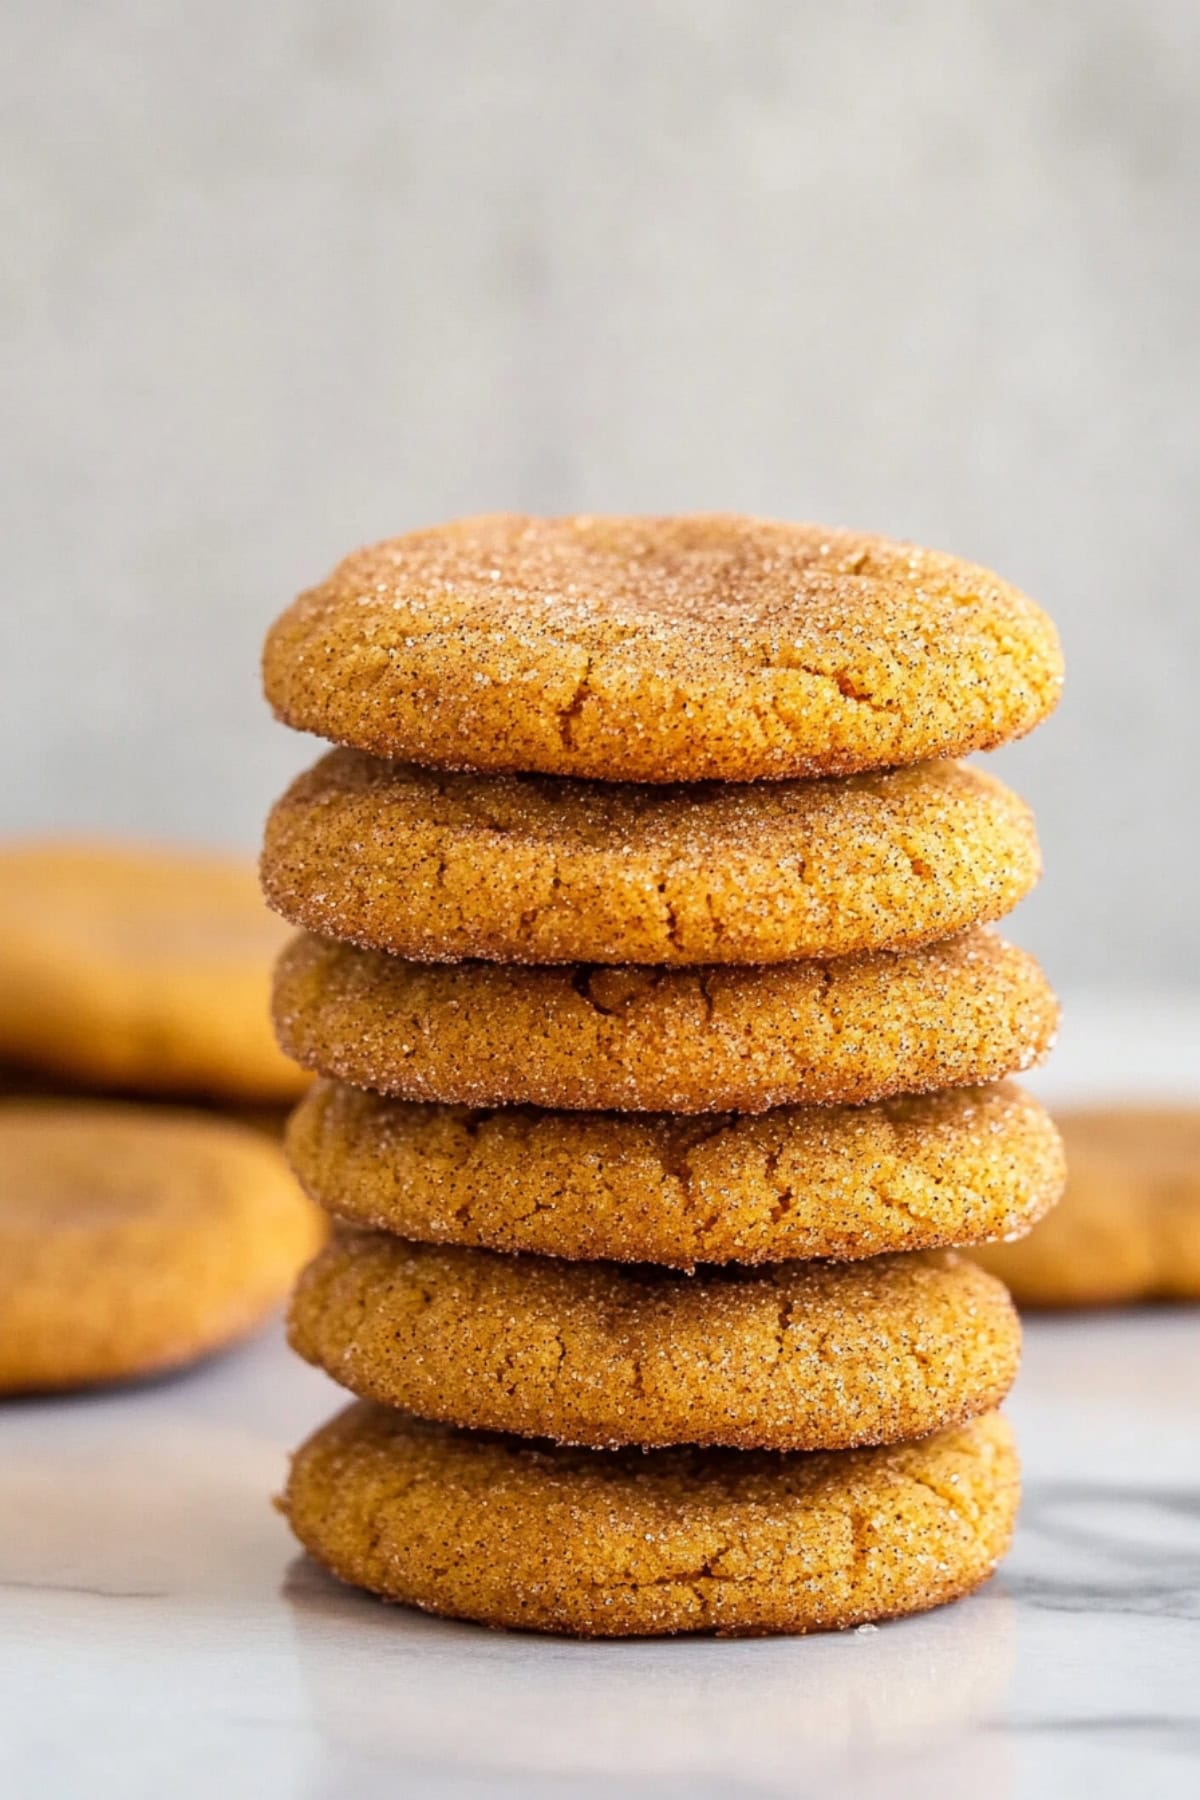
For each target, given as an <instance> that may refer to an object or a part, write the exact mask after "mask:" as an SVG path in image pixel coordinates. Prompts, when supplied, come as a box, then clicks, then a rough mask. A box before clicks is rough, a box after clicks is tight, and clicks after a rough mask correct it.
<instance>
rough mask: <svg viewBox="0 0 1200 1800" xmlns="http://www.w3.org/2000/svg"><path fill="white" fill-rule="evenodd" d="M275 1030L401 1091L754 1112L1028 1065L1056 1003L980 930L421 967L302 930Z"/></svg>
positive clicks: (355, 1077)
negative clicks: (903, 943)
mask: <svg viewBox="0 0 1200 1800" xmlns="http://www.w3.org/2000/svg"><path fill="white" fill-rule="evenodd" d="M274 1015H275V1027H276V1031H277V1032H278V1034H279V1039H280V1043H281V1044H282V1046H283V1048H284V1050H285V1051H286V1052H287V1054H288V1055H289V1056H293V1057H294V1058H295V1059H296V1061H297V1062H299V1063H302V1064H303V1065H304V1067H305V1068H309V1069H313V1070H315V1071H316V1072H317V1073H319V1074H322V1075H330V1076H336V1077H337V1078H338V1079H339V1080H342V1081H348V1082H350V1083H352V1084H353V1085H354V1086H355V1087H369V1088H376V1089H378V1090H379V1091H380V1092H381V1093H389V1094H394V1095H396V1096H398V1097H399V1098H401V1099H406V1100H439V1101H442V1102H444V1103H447V1104H451V1105H465V1106H498V1105H506V1104H515V1105H523V1104H528V1105H534V1106H553V1107H571V1108H576V1107H579V1108H584V1109H588V1110H602V1111H606V1110H609V1109H615V1110H617V1111H621V1110H629V1111H636V1112H677V1113H696V1112H762V1111H765V1110H766V1109H767V1108H768V1107H772V1106H785V1105H807V1104H810V1103H819V1104H821V1105H826V1104H829V1103H833V1102H851V1103H857V1102H859V1101H864V1100H879V1099H884V1098H886V1097H887V1096H888V1095H891V1094H897V1093H919V1092H924V1091H928V1090H931V1089H936V1088H945V1087H975V1086H978V1085H980V1084H981V1083H982V1082H985V1081H992V1080H995V1079H997V1078H998V1077H1000V1076H1003V1075H1009V1074H1012V1073H1014V1072H1015V1071H1017V1070H1019V1069H1026V1068H1029V1067H1030V1066H1031V1065H1032V1064H1033V1063H1035V1062H1037V1061H1038V1060H1039V1059H1040V1058H1041V1057H1042V1056H1043V1055H1044V1054H1045V1053H1046V1052H1047V1051H1048V1049H1049V1048H1050V1045H1051V1043H1052V1042H1053V1039H1054V1033H1055V1030H1056V1027H1057V1019H1058V1009H1057V1003H1056V1001H1055V999H1054V996H1053V994H1052V993H1051V991H1050V988H1049V987H1048V986H1047V984H1046V980H1045V977H1044V976H1043V975H1042V972H1041V970H1040V969H1039V968H1038V966H1037V964H1036V962H1035V961H1034V960H1033V958H1032V957H1030V956H1028V955H1026V954H1025V952H1024V951H1021V950H1017V949H1014V948H1013V947H1012V946H1011V945H1008V944H1006V943H1004V941H1003V940H1002V939H1001V938H998V937H996V936H995V935H994V933H992V932H991V931H988V930H986V929H979V930H974V931H969V932H965V933H963V934H962V935H961V936H960V937H956V938H950V939H948V940H946V941H945V942H942V943H938V944H931V945H927V946H926V947H925V948H923V949H920V950H911V951H903V952H888V951H878V952H876V953H874V954H872V955H864V956H858V957H841V958H839V959H838V960H837V961H835V962H825V963H816V962H807V963H780V964H777V965H775V966H774V967H765V968H729V967H722V968H705V969H645V968H598V969H597V968H589V967H586V966H584V967H579V968H572V967H565V968H564V967H553V966H551V967H540V968H521V967H517V966H506V965H504V964H500V963H457V964H421V963H411V962H403V961H401V960H400V959H399V958H398V957H394V956H385V955H382V954H380V953H379V952H378V951H373V950H358V949H355V948H353V947H351V946H349V945H346V944H335V943H331V942H329V941H328V940H327V939H325V938H318V937H310V936H303V935H302V936H300V937H298V938H297V939H296V940H295V941H294V942H293V943H292V944H291V945H289V947H288V948H287V949H286V950H285V951H284V953H283V955H282V957H281V958H280V960H279V964H278V966H277V969H276V976H275V998H274Z"/></svg>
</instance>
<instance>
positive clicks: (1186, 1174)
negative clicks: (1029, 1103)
mask: <svg viewBox="0 0 1200 1800" xmlns="http://www.w3.org/2000/svg"><path fill="white" fill-rule="evenodd" d="M1058 1125H1059V1128H1060V1130H1061V1132H1062V1137H1063V1143H1064V1144H1065V1146H1066V1151H1067V1166H1068V1169H1069V1174H1068V1179H1067V1191H1066V1193H1065V1194H1064V1196H1063V1199H1062V1201H1061V1203H1060V1204H1059V1206H1058V1207H1057V1208H1056V1209H1055V1210H1054V1211H1053V1212H1051V1213H1050V1214H1049V1216H1048V1217H1047V1218H1045V1219H1044V1220H1043V1221H1042V1223H1041V1224H1040V1225H1037V1226H1036V1227H1035V1228H1034V1230H1033V1231H1032V1232H1031V1233H1030V1235H1029V1236H1028V1237H1027V1238H1026V1239H1024V1241H1023V1242H1021V1243H1014V1244H990V1245H988V1247H987V1248H986V1249H981V1250H978V1251H972V1253H971V1254H972V1255H973V1256H975V1257H976V1259H977V1260H978V1261H979V1262H981V1263H983V1264H984V1266H985V1268H988V1269H990V1270H991V1271H992V1273H993V1274H995V1275H998V1276H999V1277H1000V1279H1001V1280H1002V1281H1004V1282H1005V1283H1006V1284H1007V1285H1008V1287H1009V1288H1010V1289H1011V1291H1012V1296H1013V1299H1014V1300H1015V1301H1016V1302H1017V1304H1018V1305H1019V1306H1025V1307H1052V1306H1059V1307H1083V1306H1115V1305H1118V1304H1123V1303H1127V1302H1130V1301H1135V1300H1200V1106H1157V1107H1154V1106H1097V1107H1081V1108H1079V1109H1078V1110H1077V1111H1075V1112H1067V1113H1063V1114H1060V1115H1059V1117H1058Z"/></svg>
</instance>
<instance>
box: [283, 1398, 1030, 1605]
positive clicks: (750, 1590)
mask: <svg viewBox="0 0 1200 1800" xmlns="http://www.w3.org/2000/svg"><path fill="white" fill-rule="evenodd" d="M1019 1485H1020V1478H1019V1469H1018V1464H1017V1457H1016V1450H1015V1448H1014V1445H1013V1440H1012V1434H1011V1432H1010V1430H1009V1427H1008V1423H1007V1421H1006V1420H1004V1419H1003V1418H1001V1417H1000V1416H999V1415H998V1414H996V1413H989V1414H987V1415H986V1416H985V1417H983V1418H981V1419H977V1420H975V1421H974V1422H973V1423H972V1424H970V1425H966V1426H962V1427H959V1428H957V1429H954V1430H950V1431H945V1432H940V1433H938V1434H937V1435H936V1436H934V1437H929V1438H925V1439H923V1440H922V1441H921V1442H920V1443H915V1444H901V1445H896V1446H889V1447H885V1448H882V1449H872V1450H851V1451H832V1452H825V1453H817V1454H805V1453H803V1452H790V1453H782V1454H781V1453H778V1452H771V1451H758V1452H754V1451H751V1452H739V1451H729V1450H696V1449H677V1450H651V1451H641V1450H632V1451H598V1450H566V1449H561V1448H557V1447H553V1446H550V1447H543V1446H541V1445H538V1444H535V1443H530V1442H528V1441H525V1440H522V1439H512V1438H503V1437H491V1436H480V1435H476V1434H474V1433H469V1432H461V1431H455V1430H453V1429H452V1428H449V1427H447V1426H442V1425H430V1424H425V1423H422V1422H420V1421H418V1420H415V1419H411V1418H408V1417H406V1415H405V1414H403V1413H398V1412H393V1411H391V1410H389V1409H388V1408H386V1407H380V1406H373V1405H371V1404H370V1403H369V1402H360V1403H358V1404H357V1405H354V1406H351V1407H349V1408H348V1409H347V1410H346V1411H345V1412H343V1413H341V1414H339V1415H338V1416H337V1417H336V1418H335V1419H333V1420H331V1421H330V1423H329V1424H327V1425H325V1426H323V1427H322V1428H321V1430H319V1431H318V1432H317V1433H316V1434H315V1436H313V1437H311V1438H310V1439H309V1440H308V1442H307V1443H306V1444H305V1445H304V1446H303V1447H302V1448H301V1449H300V1450H299V1451H298V1452H297V1454H296V1455H295V1457H294V1458H293V1460H292V1468H291V1474H290V1478H289V1480H288V1484H287V1491H286V1494H285V1495H284V1497H283V1499H282V1501H281V1502H280V1508H281V1510H282V1511H283V1512H284V1514H285V1515H286V1517H287V1519H288V1522H289V1524H290V1525H291V1528H292V1530H293V1531H294V1532H295V1534H296V1536H297V1537H298V1538H299V1540H300V1542H301V1543H302V1544H303V1545H304V1547H305V1549H306V1550H307V1551H308V1552H309V1553H310V1555H312V1556H314V1557H315V1558H316V1559H317V1560H318V1561H319V1562H321V1563H324V1564H325V1566H326V1567H327V1568H328V1569H330V1570H332V1572H333V1573H334V1574H335V1575H338V1576H340V1577H341V1579H342V1580H343V1581H348V1582H352V1583H353V1584H354V1585H356V1586H358V1587H364V1588H368V1589H370V1590H371V1591H372V1592H373V1593H376V1594H381V1595H383V1596H384V1597H385V1598H387V1599H389V1600H399V1601H403V1602H405V1603H406V1604H408V1605H410V1606H419V1607H422V1608H424V1609H425V1610H426V1611H427V1612H435V1613H444V1614H448V1615H449V1616H450V1617H452V1618H463V1619H474V1620H477V1621H478V1622H480V1623H482V1624H487V1625H503V1626H515V1627H524V1628H527V1629H530V1630H536V1631H548V1632H564V1633H568V1634H570V1635H572V1636H576V1637H647V1636H658V1635H663V1634H666V1633H674V1632H683V1631H708V1632H716V1633H717V1634H718V1635H721V1636H741V1635H762V1634H766V1633H772V1632H808V1631H822V1630H831V1629H837V1628H842V1627H845V1626H849V1625H859V1624H862V1623H864V1622H866V1621H868V1620H876V1619H885V1618H894V1617H897V1616H898V1615H900V1614H904V1613H913V1612H922V1611H924V1610H926V1609H927V1608H928V1607H932V1606H940V1605H941V1604H943V1603H944V1602H945V1601H948V1600H954V1599H957V1598H958V1597H959V1596H961V1595H963V1594H967V1593H969V1592H970V1591H971V1590H972V1589H973V1588H975V1587H978V1586H979V1584H980V1583H981V1582H983V1581H985V1580H986V1579H987V1577H988V1576H989V1575H990V1574H991V1573H992V1571H993V1570H994V1569H995V1567H996V1564H997V1562H998V1561H999V1559H1000V1557H1001V1556H1003V1554H1004V1552H1005V1550H1006V1549H1007V1548H1008V1544H1009V1540H1010V1538H1011V1536H1012V1528H1013V1520H1014V1517H1015V1514H1016V1508H1017V1500H1018V1497H1019Z"/></svg>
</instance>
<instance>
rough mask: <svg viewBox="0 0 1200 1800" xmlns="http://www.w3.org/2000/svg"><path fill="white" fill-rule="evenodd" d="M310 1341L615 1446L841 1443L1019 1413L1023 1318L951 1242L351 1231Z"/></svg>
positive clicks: (320, 1355)
mask: <svg viewBox="0 0 1200 1800" xmlns="http://www.w3.org/2000/svg"><path fill="white" fill-rule="evenodd" d="M288 1337H289V1341H290V1343H291V1345H292V1348H293V1349H294V1350H296V1351H298V1352H299V1354H300V1355H301V1356H303V1357H305V1358H306V1359H307V1361H309V1362H311V1363H315V1364H316V1365H317V1366H318V1367H319V1368H322V1369H325V1370H326V1371H327V1373H328V1374H330V1375H331V1376H332V1377H333V1379H334V1380H335V1381H337V1382H339V1383H340V1384H341V1385H342V1386H343V1387H346V1388H349V1389H350V1391H351V1392H352V1393H355V1394H358V1395H359V1396H360V1397H361V1398H363V1399H367V1400H378V1401H380V1402H381V1403H382V1404H384V1405H385V1406H397V1407H400V1408H402V1409H403V1410H404V1411H405V1412H411V1413H414V1414H416V1415H417V1416H418V1417H419V1418H425V1419H439V1420H441V1421H442V1422H443V1423H445V1424H450V1425H464V1426H472V1427H475V1428H477V1429H481V1430H488V1431H507V1432H517V1433H520V1434H521V1435H523V1436H533V1437H546V1438H553V1439H555V1440H557V1441H558V1442H560V1443H568V1444H590V1445H592V1446H593V1447H594V1448H597V1449H604V1448H607V1447H612V1446H616V1445H620V1444H726V1445H732V1446H737V1447H740V1448H742V1449H748V1448H753V1449H770V1450H841V1449H847V1448H851V1447H853V1446H855V1445H859V1444H881V1443H896V1442H898V1441H900V1440H901V1439H906V1438H916V1437H924V1436H926V1435H927V1434H928V1433H929V1432H931V1431H937V1430H939V1429H940V1428H941V1427H943V1426H945V1425H951V1424H956V1423H958V1422H960V1421H961V1420H963V1419H967V1418H974V1417H975V1416H976V1415H977V1414H978V1413H981V1412H987V1411H989V1410H990V1409H991V1408H992V1407H994V1406H997V1405H999V1403H1000V1401H1001V1400H1002V1399H1003V1398H1004V1396H1005V1394H1006V1393H1007V1392H1008V1390H1009V1388H1010V1386H1011V1385H1012V1382H1013V1378H1014V1377H1015V1375H1016V1371H1017V1360H1018V1357H1019V1354H1020V1328H1019V1326H1018V1324H1017V1317H1016V1313H1015V1312H1014V1310H1013V1307H1012V1303H1011V1301H1010V1300H1009V1297H1008V1294H1007V1293H1006V1291H1005V1289H1004V1287H1003V1286H1002V1285H1001V1283H1000V1282H998V1281H995V1280H993V1278H992V1277H991V1276H990V1275H987V1274H985V1273H984V1271H983V1270H982V1269H980V1268H979V1267H977V1265H976V1264H974V1263H972V1262H970V1261H969V1260H967V1259H966V1258H963V1257H958V1256H955V1254H954V1253H953V1252H952V1251H940V1252H939V1251H933V1252H929V1253H928V1254H926V1255H915V1256H891V1257H874V1258H872V1259H870V1260H868V1261H865V1262H857V1263H820V1262H808V1263H801V1262H789V1263H774V1264H771V1265H769V1266H768V1267H767V1268H765V1269H744V1268H740V1267H738V1266H737V1265H729V1266H727V1267H725V1268H720V1269H707V1270H705V1272H704V1273H703V1274H701V1275H685V1274H680V1273H679V1272H678V1271H675V1270H668V1269H656V1268H651V1267H648V1266H646V1265H639V1266H638V1267H636V1268H631V1267H625V1268H620V1267H618V1266H616V1265H614V1264H612V1263H595V1262H589V1263H582V1262H574V1263H572V1262H563V1261H560V1260H558V1259H557V1258H551V1257H535V1256H519V1257H515V1256H501V1255H498V1254H497V1253H496V1252H494V1251H491V1250H466V1249H462V1248H460V1247H457V1246H449V1245H430V1244H413V1243H407V1242H406V1241H405V1240H404V1239H403V1238H397V1237H391V1236H389V1235H387V1234H386V1233H384V1232H368V1231H343V1232H340V1233H338V1234H337V1235H336V1236H335V1237H334V1238H333V1240H332V1241H331V1242H330V1243H329V1245H328V1246H327V1247H326V1249H325V1250H324V1251H323V1252H322V1254H321V1255H320V1256H319V1257H318V1258H317V1260H316V1261H315V1262H314V1263H312V1264H311V1265H310V1266H309V1268H307V1269H306V1270H305V1272H304V1274H303V1275H302V1276H301V1278H300V1282H299V1284H298V1286H297V1289H296V1293H295V1295H294V1297H293V1300H292V1306H291V1311H290V1314H289V1318H288Z"/></svg>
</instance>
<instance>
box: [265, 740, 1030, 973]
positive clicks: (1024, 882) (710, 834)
mask: <svg viewBox="0 0 1200 1800" xmlns="http://www.w3.org/2000/svg"><path fill="white" fill-rule="evenodd" d="M1039 866H1040V865H1039V857H1038V847H1037V839H1036V836H1035V833H1034V829H1033V820H1032V818H1031V816H1030V813H1029V810H1028V808H1027V807H1026V806H1025V805H1024V804H1023V802H1022V801H1020V800H1019V799H1018V798H1017V796H1016V795H1015V794H1013V793H1012V792H1011V791H1010V790H1009V789H1008V788H1006V787H1004V786H1003V785H1002V784H1001V783H1000V782H998V781H996V780H994V779H993V778H992V777H990V776H988V775H985V774H983V773H981V772H980V771H979V770H978V769H974V768H969V767H966V766H963V765H961V764H956V763H924V764H921V765H919V766H918V767H916V768H911V769H896V770H890V771H887V772H885V773H883V774H874V775H860V776H852V777H846V778H843V779H840V780H826V781H778V782H760V783H758V784H757V785H752V786H737V785H729V784H725V783H711V782H710V783H698V784H692V785H690V786H686V787H648V786H645V785H642V786H631V785H626V784H617V783H612V782H607V783H606V782H583V781H572V780H567V779H564V778H562V777H558V778H555V777H550V776H536V775H463V774H444V773H443V774H437V773H434V772H432V771H429V770H423V769H418V768H415V767H413V766H412V765H411V764H400V763H389V762H381V761H378V760H377V759H375V758H372V757H368V756H364V755H362V754H360V753H359V752H356V751H353V750H337V751H333V752H332V753H331V754H330V755H328V756H326V757H325V758H323V760H322V761H321V762H319V763H318V764H317V765H316V767H315V768H313V769H310V770H309V771H308V772H307V773H306V774H304V775H301V776H300V777H299V779H298V780H297V781H295V782H294V783H293V784H292V786H291V788H289V790H288V792H287V793H286V794H285V795H284V796H283V798H282V799H281V800H280V801H279V802H278V803H277V804H276V806H275V807H274V809H273V811H272V813H271V816H270V819H269V821H268V823H267V833H266V844H265V848H264V851H263V858H262V876H263V885H264V888H265V890H266V894H267V898H268V900H269V901H270V903H271V905H272V906H274V907H275V908H276V910H277V911H279V912H281V913H282V914H283V915H284V917H285V918H287V919H290V920H291V922H292V923H293V924H294V925H303V926H305V927H306V928H307V929H308V930H310V931H316V932H319V933H320V934H321V935H323V936H326V937H333V938H338V939H340V940H342V941H344V942H349V943H354V944H359V945H362V946H365V947H369V948H373V949H377V950H388V951H391V952H393V953H394V954H396V955H399V956H404V957H408V958H411V959H412V960H414V961H418V962H424V961H433V962H443V961H450V962H454V961H458V960H460V959H462V958H466V957H480V958H484V959H487V960H494V961H497V962H524V963H553V962H600V963H621V962H630V963H653V964H659V965H669V964H694V963H768V962H790V961H799V960H802V959H804V958H808V957H828V956H843V955H846V954H848V953H851V952H854V951H859V950H877V949H898V948H903V947H907V946H911V945H916V944H921V943H928V942H930V941H932V940H933V939H934V938H939V937H946V936H948V935H949V934H951V933H952V932H955V931H958V930H960V929H961V928H963V927H964V926H967V925H972V924H975V923H977V922H979V921H981V920H992V919H997V918H1000V917H1001V916H1002V915H1003V914H1004V913H1006V912H1008V911H1009V910H1010V909H1011V908H1012V907H1013V906H1015V905H1016V903H1017V901H1018V900H1020V899H1021V898H1022V896H1023V895H1024V894H1026V893H1028V891H1029V889H1030V888H1031V887H1032V886H1033V884H1034V882H1035V881H1036V879H1037V876H1038V873H1039Z"/></svg>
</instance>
